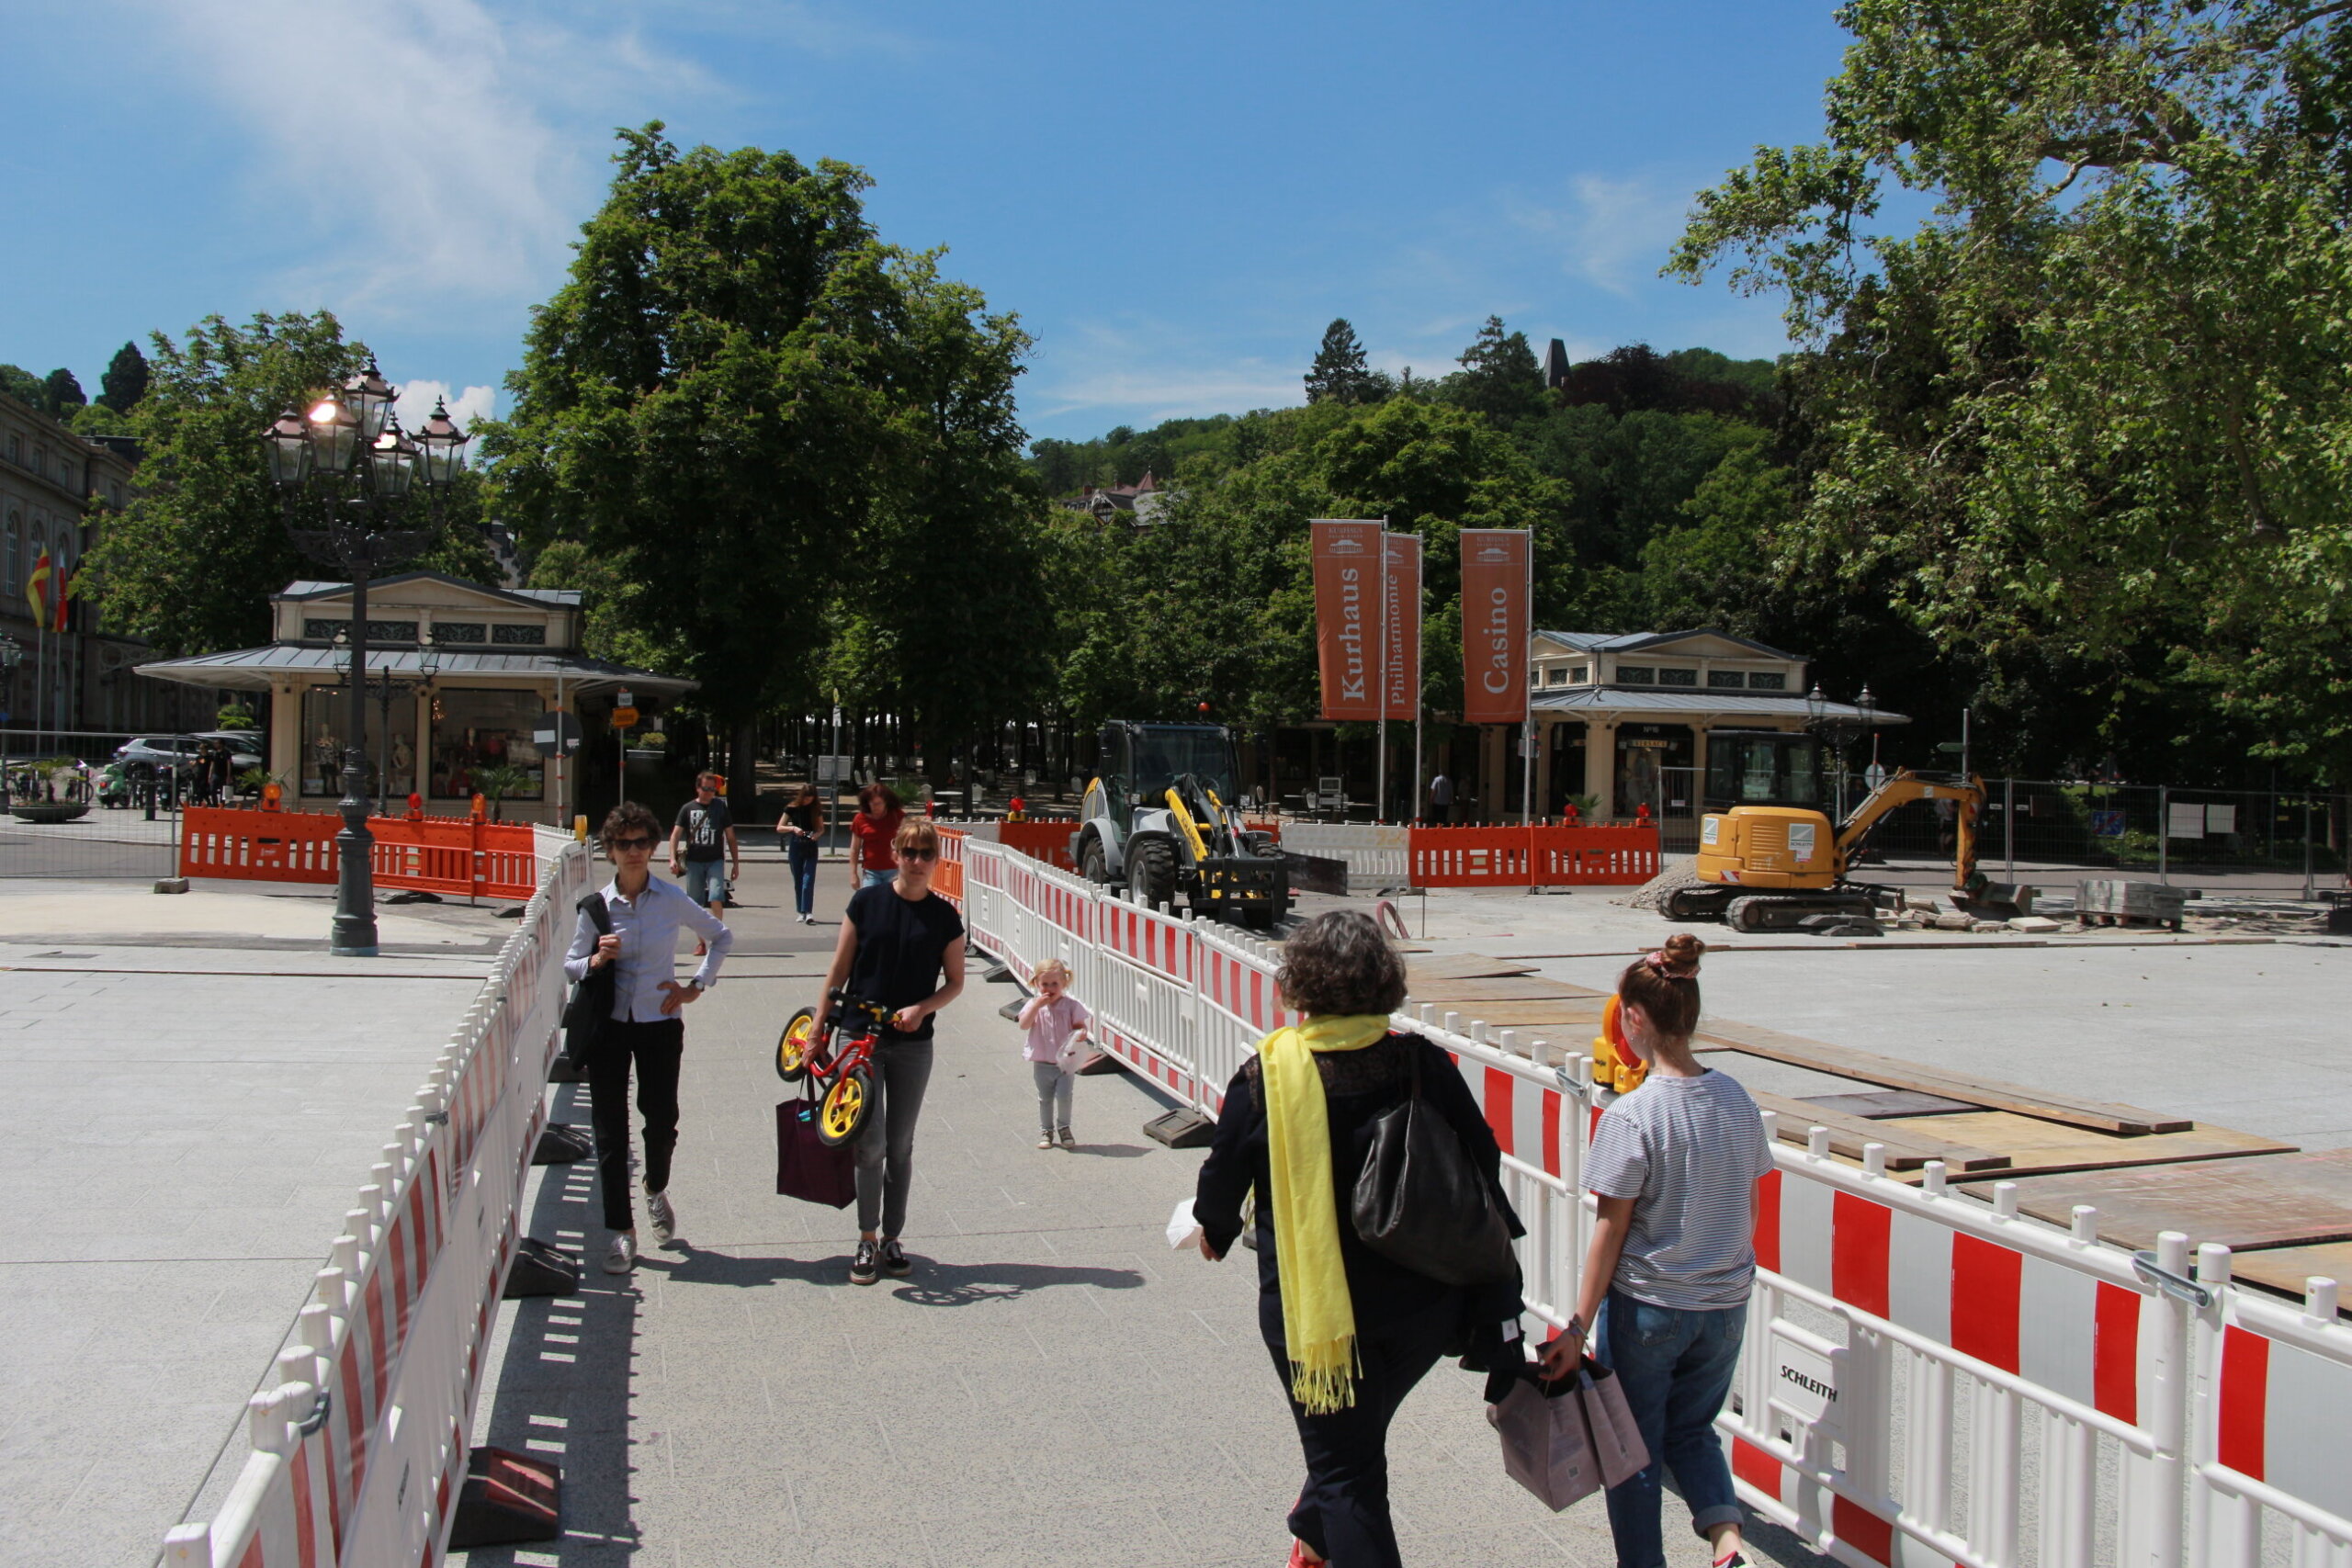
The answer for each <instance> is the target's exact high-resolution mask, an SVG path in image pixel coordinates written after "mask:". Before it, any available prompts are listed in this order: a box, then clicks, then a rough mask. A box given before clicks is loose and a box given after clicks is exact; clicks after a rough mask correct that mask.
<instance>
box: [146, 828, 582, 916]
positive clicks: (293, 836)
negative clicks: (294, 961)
mask: <svg viewBox="0 0 2352 1568" xmlns="http://www.w3.org/2000/svg"><path fill="white" fill-rule="evenodd" d="M342 831H343V818H342V817H340V816H339V815H336V814H334V813H332V812H324V811H261V810H245V809H242V808H238V807H210V806H192V807H188V808H187V810H186V811H184V812H183V813H181V817H180V851H179V874H180V875H182V876H205V877H216V878H222V879H226V880H232V881H242V882H298V883H301V882H307V883H326V884H332V883H334V880H335V878H336V876H337V875H338V874H339V870H340V867H341V864H342V857H341V855H340V854H339V853H338V852H337V849H336V845H335V835H336V834H338V833H340V832H342ZM540 831H541V829H537V828H536V827H535V826H534V825H533V824H530V823H527V822H488V821H482V820H481V819H479V818H471V817H371V818H368V833H369V834H370V835H371V836H372V837H373V838H374V840H375V847H374V849H373V850H372V851H371V852H370V862H371V865H372V869H373V871H374V874H375V880H376V886H379V887H392V888H415V889H418V890H420V891H423V892H426V893H441V894H449V895H454V896H456V897H469V898H527V897H530V896H531V893H532V890H533V889H534V888H535V887H536V886H537V885H538V880H539V860H540V854H539V848H538V843H539V837H538V836H539V833H540ZM559 841H560V842H564V843H569V842H571V840H570V839H569V838H568V837H566V838H563V839H560V840H559Z"/></svg>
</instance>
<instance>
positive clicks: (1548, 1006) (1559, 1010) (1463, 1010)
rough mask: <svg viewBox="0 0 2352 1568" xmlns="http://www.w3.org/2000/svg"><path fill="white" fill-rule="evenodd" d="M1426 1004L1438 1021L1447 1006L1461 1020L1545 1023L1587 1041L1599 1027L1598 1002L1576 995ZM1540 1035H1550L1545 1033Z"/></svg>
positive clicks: (1525, 1025)
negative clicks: (1476, 1019) (1542, 998)
mask: <svg viewBox="0 0 2352 1568" xmlns="http://www.w3.org/2000/svg"><path fill="white" fill-rule="evenodd" d="M1424 999H1425V998H1420V997H1415V998H1413V1002H1414V1003H1416V1004H1418V1003H1419V1002H1420V1001H1422V1000H1424ZM1430 1006H1431V1007H1432V1008H1435V1009H1436V1010H1437V1021H1438V1022H1440V1023H1443V1022H1444V1021H1445V1015H1446V1012H1447V1010H1453V1011H1454V1012H1458V1013H1460V1014H1461V1015H1462V1020H1463V1021H1464V1023H1467V1022H1468V1021H1470V1020H1472V1019H1474V1018H1482V1019H1485V1020H1486V1021H1487V1023H1489V1024H1491V1025H1493V1026H1494V1027H1495V1028H1497V1029H1543V1028H1545V1027H1549V1028H1553V1029H1559V1030H1565V1031H1566V1032H1568V1033H1569V1034H1572V1035H1578V1034H1580V1035H1581V1037H1582V1038H1583V1040H1584V1041H1585V1042H1586V1043H1589V1042H1590V1040H1591V1037H1592V1036H1593V1035H1594V1034H1596V1033H1598V1032H1600V1004H1598V1003H1596V1002H1589V1001H1586V1000H1584V999H1583V998H1578V997H1560V998H1554V999H1552V1000H1548V1001H1515V1002H1445V1003H1442V1004H1441V1003H1439V1002H1436V1001H1431V1002H1430ZM1544 1038H1545V1039H1547V1040H1552V1039H1553V1037H1552V1036H1551V1035H1548V1034H1547V1035H1545V1036H1544ZM1553 1043H1555V1044H1557V1043H1560V1042H1559V1041H1557V1040H1553ZM1577 1049H1578V1050H1582V1049H1584V1046H1583V1045H1578V1046H1577Z"/></svg>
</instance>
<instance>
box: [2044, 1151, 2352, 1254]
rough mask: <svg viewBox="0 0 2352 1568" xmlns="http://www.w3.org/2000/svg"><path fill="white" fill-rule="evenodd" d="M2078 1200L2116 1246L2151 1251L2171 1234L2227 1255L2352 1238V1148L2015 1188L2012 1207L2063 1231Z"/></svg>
mask: <svg viewBox="0 0 2352 1568" xmlns="http://www.w3.org/2000/svg"><path fill="white" fill-rule="evenodd" d="M2209 1131H2210V1129H2209ZM2077 1203H2089V1204H2093V1205H2095V1206H2096V1207H2097V1208H2098V1230H2099V1235H2100V1236H2101V1237H2102V1238H2104V1239H2106V1240H2109V1241H2112V1242H2114V1243H2116V1244H2117V1245H2118V1246H2121V1247H2135V1248H2136V1247H2154V1246H2155V1245H2156V1234H2157V1233H2158V1232H2159V1231H2168V1230H2171V1231H2186V1232H2187V1233H2188V1240H2189V1245H2190V1246H2191V1247H2195V1246H2199V1245H2201V1244H2202V1243H2205V1242H2209V1241H2218V1242H2221V1243H2222V1244H2223V1245H2225V1246H2227V1247H2230V1248H2232V1249H2233V1250H2234V1251H2246V1250H2250V1249H2253V1248H2258V1247H2309V1246H2313V1245H2317V1244H2319V1243H2323V1242H2344V1241H2352V1149H2331V1150H2329V1151H2327V1152H2326V1153H2324V1154H2308V1155H2307V1154H2277V1155H2269V1156H2263V1157H2260V1158H2253V1159H2216V1160H2209V1161H2205V1162H2202V1163H2199V1164H2193V1165H2177V1166H2162V1167H2157V1168H2143V1169H2139V1170H2130V1171H2092V1172H2086V1173H2083V1174H2079V1175H2072V1176H2045V1177H2039V1178H2036V1179H2032V1180H2024V1181H2019V1182H2018V1208H2019V1209H2021V1210H2023V1211H2024V1212H2025V1213H2029V1214H2032V1215H2034V1216H2035V1217H2036V1218H2038V1219H2044V1220H2049V1221H2051V1222H2052V1224H2068V1223H2070V1222H2071V1220H2072V1219H2073V1217H2074V1209H2075V1204H2077Z"/></svg>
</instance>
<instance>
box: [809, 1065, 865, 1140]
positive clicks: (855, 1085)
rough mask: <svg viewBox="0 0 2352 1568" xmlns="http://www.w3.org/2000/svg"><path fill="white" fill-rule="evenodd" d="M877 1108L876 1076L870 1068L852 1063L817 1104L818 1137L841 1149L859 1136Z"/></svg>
mask: <svg viewBox="0 0 2352 1568" xmlns="http://www.w3.org/2000/svg"><path fill="white" fill-rule="evenodd" d="M873 1109H874V1077H873V1073H872V1070H871V1069H870V1068H866V1067H852V1068H851V1069H850V1070H849V1071H848V1072H845V1073H843V1074H842V1076H841V1077H838V1078H836V1079H834V1080H833V1087H832V1088H831V1089H827V1090H826V1091H825V1098H824V1100H823V1102H822V1103H821V1104H820V1105H819V1106H818V1107H817V1141H818V1142H819V1143H820V1144H822V1145H825V1146H826V1147H827V1148H829V1149H837V1148H839V1147H841V1146H842V1145H843V1144H846V1143H848V1142H849V1141H850V1140H851V1139H853V1138H854V1137H856V1136H857V1134H858V1133H859V1132H860V1131H861V1130H862V1129H863V1128H864V1127H865V1118H866V1113H867V1112H869V1111H872V1110H873Z"/></svg>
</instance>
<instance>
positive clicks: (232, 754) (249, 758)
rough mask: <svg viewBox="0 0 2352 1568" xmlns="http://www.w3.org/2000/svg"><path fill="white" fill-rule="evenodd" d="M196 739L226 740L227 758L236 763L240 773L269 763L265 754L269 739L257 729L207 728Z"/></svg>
mask: <svg viewBox="0 0 2352 1568" xmlns="http://www.w3.org/2000/svg"><path fill="white" fill-rule="evenodd" d="M196 739H198V741H205V740H226V741H227V742H228V743H229V760H230V761H232V763H234V764H235V765H236V769H237V772H238V773H240V774H243V773H244V772H245V771H246V770H247V769H249V768H261V767H266V766H268V765H269V764H268V759H267V758H266V756H265V753H266V751H267V750H269V741H268V739H267V738H266V737H265V736H264V735H263V734H262V732H261V731H260V730H258V729H208V730H206V731H205V732H204V733H203V734H201V735H199V736H198V737H196Z"/></svg>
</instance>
